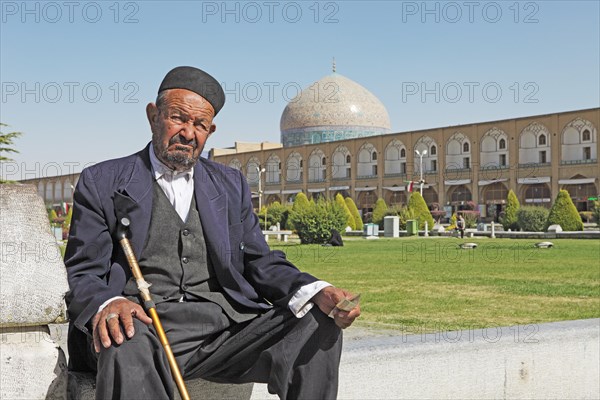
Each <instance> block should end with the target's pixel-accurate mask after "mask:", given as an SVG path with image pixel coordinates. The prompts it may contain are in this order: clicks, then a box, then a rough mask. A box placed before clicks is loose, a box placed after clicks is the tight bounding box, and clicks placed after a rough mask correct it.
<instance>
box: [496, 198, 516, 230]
mask: <svg viewBox="0 0 600 400" xmlns="http://www.w3.org/2000/svg"><path fill="white" fill-rule="evenodd" d="M520 206H521V205H520V204H519V199H518V198H517V195H516V194H515V192H513V191H512V189H510V190H509V191H508V196H507V198H506V209H505V210H504V216H503V217H502V218H501V219H500V223H501V224H502V226H503V227H504V230H509V229H510V230H513V231H516V230H518V229H519V220H518V218H517V212H518V211H519V207H520Z"/></svg>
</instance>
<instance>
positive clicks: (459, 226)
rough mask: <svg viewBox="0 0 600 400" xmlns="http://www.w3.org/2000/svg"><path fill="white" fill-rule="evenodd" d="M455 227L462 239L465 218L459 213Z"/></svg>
mask: <svg viewBox="0 0 600 400" xmlns="http://www.w3.org/2000/svg"><path fill="white" fill-rule="evenodd" d="M456 228H457V229H458V231H459V232H460V238H461V239H464V237H465V219H464V218H463V216H462V214H461V215H459V216H458V219H457V220H456Z"/></svg>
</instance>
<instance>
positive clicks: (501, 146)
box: [498, 139, 506, 149]
mask: <svg viewBox="0 0 600 400" xmlns="http://www.w3.org/2000/svg"><path fill="white" fill-rule="evenodd" d="M498 148H499V149H506V140H504V139H500V141H499V142H498Z"/></svg>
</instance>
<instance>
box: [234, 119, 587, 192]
mask: <svg viewBox="0 0 600 400" xmlns="http://www.w3.org/2000/svg"><path fill="white" fill-rule="evenodd" d="M596 142H597V130H596V128H595V126H594V125H593V124H592V123H591V122H590V121H587V120H584V119H581V118H577V119H575V120H573V121H571V122H570V123H569V124H567V125H566V126H565V128H564V129H563V132H562V134H561V142H560V154H561V163H566V164H569V163H576V162H591V161H594V160H597V154H596V152H597V146H596ZM508 143H509V137H508V134H507V133H506V132H505V131H503V130H501V129H498V128H492V129H490V130H488V131H487V132H486V133H485V134H484V135H483V136H482V138H481V141H480V144H479V149H478V151H479V163H480V167H481V169H489V168H494V169H496V168H505V167H508V166H509V165H510V164H511V162H513V161H511V160H510V152H509V145H508ZM443 147H444V151H445V166H444V168H445V169H446V170H465V169H470V168H472V151H473V144H472V143H471V140H470V139H469V137H468V136H466V135H465V134H463V133H462V132H456V133H454V134H453V135H452V136H451V137H450V138H449V139H448V140H447V141H446V143H445V145H444V146H443ZM439 148H440V144H439V143H437V142H436V141H435V140H434V139H433V138H432V137H430V136H427V135H425V136H422V137H420V138H419V139H418V140H417V141H416V143H415V144H414V150H415V151H416V152H418V156H415V154H413V152H411V151H409V148H408V147H407V145H406V144H405V143H404V142H403V141H402V140H400V139H397V138H396V139H392V140H391V141H390V142H389V143H388V144H387V145H386V147H385V148H384V149H383V152H382V154H383V157H384V159H383V160H382V162H381V163H380V160H378V157H379V152H378V149H377V148H376V147H375V145H373V143H371V142H369V141H367V142H365V143H364V144H363V145H362V146H361V147H360V148H359V149H358V152H357V154H356V156H354V155H353V154H351V152H350V150H349V149H348V148H347V147H346V146H345V145H344V144H340V145H339V146H338V147H336V148H335V149H334V151H333V153H332V154H331V155H330V156H329V157H328V155H327V154H325V152H324V151H323V150H322V149H321V148H319V147H317V148H315V149H313V151H312V152H311V153H310V154H309V155H308V159H307V160H304V159H303V157H302V155H301V154H300V153H299V152H297V151H294V152H292V153H291V154H289V155H288V157H287V159H286V160H281V159H280V157H279V156H278V155H277V154H276V153H275V152H274V153H271V154H270V155H269V157H268V158H267V159H266V160H259V158H258V157H256V156H253V157H251V158H250V159H249V160H248V161H247V162H246V164H245V165H242V163H241V162H240V160H238V159H237V158H234V159H232V160H231V161H230V162H229V166H231V167H233V168H236V169H239V170H243V171H244V173H245V175H246V177H247V179H248V181H249V183H250V184H253V183H257V182H258V177H259V171H260V170H261V169H262V168H264V169H265V174H266V175H265V182H266V183H267V184H278V183H280V182H282V181H283V180H285V181H286V182H288V183H295V182H297V183H301V182H303V181H304V178H305V176H304V175H305V174H308V176H307V177H306V178H307V180H308V182H323V181H326V180H333V181H335V180H345V179H351V178H352V177H355V178H357V179H361V178H369V177H376V176H377V175H378V174H380V173H383V174H384V175H385V176H394V175H404V174H407V173H409V172H410V171H412V172H413V174H414V175H415V176H418V175H419V174H421V173H423V174H428V173H436V172H437V171H438V168H439V165H438V156H439V152H440V149H439ZM553 151H558V148H557V146H556V145H555V146H554V147H552V135H551V133H550V131H549V130H548V128H547V127H546V126H544V125H543V124H540V123H537V122H533V123H531V124H529V125H528V126H527V127H525V128H524V129H523V130H522V131H521V133H520V136H519V148H518V160H515V161H518V163H519V165H527V164H536V165H540V164H541V165H544V164H550V161H551V159H552V152H553ZM355 158H356V159H355ZM409 161H410V162H412V163H413V164H414V168H412V169H410V168H409V167H408V162H409ZM380 165H381V166H383V171H379V170H378V168H379V166H380ZM421 168H422V169H423V171H421ZM353 169H356V171H353Z"/></svg>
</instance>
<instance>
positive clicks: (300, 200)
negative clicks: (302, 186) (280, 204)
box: [292, 192, 308, 211]
mask: <svg viewBox="0 0 600 400" xmlns="http://www.w3.org/2000/svg"><path fill="white" fill-rule="evenodd" d="M306 207H308V197H306V195H305V194H304V193H302V192H300V193H298V194H297V195H296V197H295V198H294V204H293V205H292V210H293V211H296V210H298V209H299V208H306Z"/></svg>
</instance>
